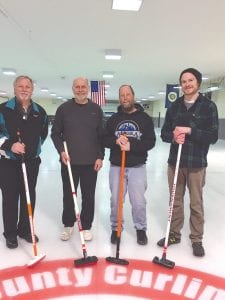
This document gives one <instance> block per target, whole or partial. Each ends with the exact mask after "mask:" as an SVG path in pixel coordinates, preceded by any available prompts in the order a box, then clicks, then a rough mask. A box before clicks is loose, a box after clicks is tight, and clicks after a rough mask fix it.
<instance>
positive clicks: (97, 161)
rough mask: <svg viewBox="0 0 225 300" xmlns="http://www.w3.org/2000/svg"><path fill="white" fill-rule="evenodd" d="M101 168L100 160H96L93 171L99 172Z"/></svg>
mask: <svg viewBox="0 0 225 300" xmlns="http://www.w3.org/2000/svg"><path fill="white" fill-rule="evenodd" d="M101 168H102V160H101V159H100V158H98V159H96V161H95V165H94V169H95V171H97V172H98V171H99V170H100V169H101Z"/></svg>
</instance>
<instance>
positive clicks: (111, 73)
mask: <svg viewBox="0 0 225 300" xmlns="http://www.w3.org/2000/svg"><path fill="white" fill-rule="evenodd" d="M102 77H103V78H113V77H114V74H113V72H103V75H102Z"/></svg>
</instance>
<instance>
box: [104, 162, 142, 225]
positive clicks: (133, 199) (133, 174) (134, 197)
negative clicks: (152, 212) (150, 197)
mask: <svg viewBox="0 0 225 300" xmlns="http://www.w3.org/2000/svg"><path fill="white" fill-rule="evenodd" d="M109 185H110V190H111V215H110V221H111V228H112V230H117V215H118V200H119V186H120V167H117V166H114V165H111V166H110V171H109ZM146 189H147V175H146V165H145V164H143V165H140V166H138V167H129V168H125V174H124V199H125V195H126V193H127V191H128V194H129V199H130V203H131V207H132V217H133V223H134V226H135V228H136V229H138V230H146V229H147V220H146V199H145V197H144V194H145V191H146Z"/></svg>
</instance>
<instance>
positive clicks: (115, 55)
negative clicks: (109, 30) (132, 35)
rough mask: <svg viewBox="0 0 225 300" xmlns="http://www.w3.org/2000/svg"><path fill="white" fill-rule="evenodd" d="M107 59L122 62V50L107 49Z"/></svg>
mask: <svg viewBox="0 0 225 300" xmlns="http://www.w3.org/2000/svg"><path fill="white" fill-rule="evenodd" d="M105 59H111V60H120V59H121V50H120V49H106V50H105Z"/></svg>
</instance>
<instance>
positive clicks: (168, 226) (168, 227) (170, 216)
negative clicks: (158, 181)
mask: <svg viewBox="0 0 225 300" xmlns="http://www.w3.org/2000/svg"><path fill="white" fill-rule="evenodd" d="M181 150H182V144H179V146H178V153H177V161H176V167H175V173H174V178H173V186H172V190H171V196H170V204H169V214H168V223H167V229H166V238H165V243H164V250H166V248H167V246H168V240H169V233H170V224H171V220H172V214H173V204H174V199H175V193H176V187H177V177H178V172H179V165H180V157H181Z"/></svg>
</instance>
